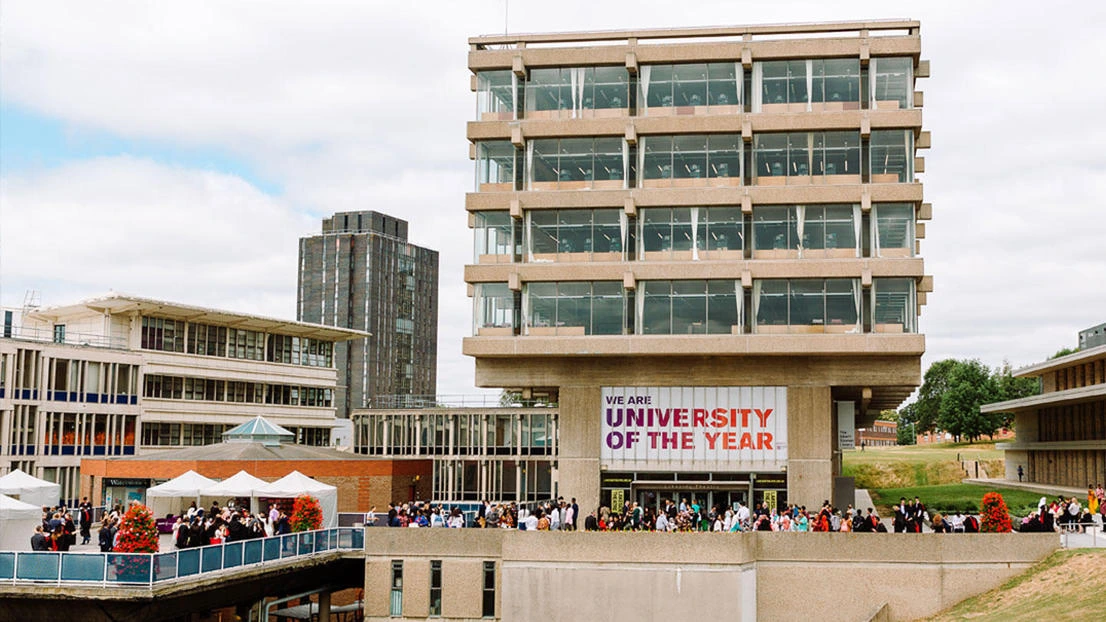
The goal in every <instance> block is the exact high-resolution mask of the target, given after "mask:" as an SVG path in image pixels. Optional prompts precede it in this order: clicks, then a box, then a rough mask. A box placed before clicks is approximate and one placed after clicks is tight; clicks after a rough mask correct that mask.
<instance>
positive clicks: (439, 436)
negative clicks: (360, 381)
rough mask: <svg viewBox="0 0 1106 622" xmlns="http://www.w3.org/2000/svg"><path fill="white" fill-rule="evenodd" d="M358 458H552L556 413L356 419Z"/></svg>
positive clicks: (367, 416) (376, 415) (370, 416)
mask: <svg viewBox="0 0 1106 622" xmlns="http://www.w3.org/2000/svg"><path fill="white" fill-rule="evenodd" d="M354 421H355V424H354V430H355V435H356V436H355V439H354V446H355V447H356V451H357V452H358V453H363V454H369V455H391V456H427V455H439V456H441V455H456V456H468V455H554V454H555V453H556V447H557V416H556V414H555V413H496V414H431V413H423V414H418V415H401V414H394V413H371V412H370V413H367V414H363V415H359V416H358V417H356V418H355V420H354Z"/></svg>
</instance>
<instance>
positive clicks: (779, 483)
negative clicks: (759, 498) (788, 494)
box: [756, 473, 787, 488]
mask: <svg viewBox="0 0 1106 622" xmlns="http://www.w3.org/2000/svg"><path fill="white" fill-rule="evenodd" d="M756 481H757V488H768V487H770V486H771V487H777V488H787V475H785V474H783V473H773V474H771V475H761V474H757V480H756Z"/></svg>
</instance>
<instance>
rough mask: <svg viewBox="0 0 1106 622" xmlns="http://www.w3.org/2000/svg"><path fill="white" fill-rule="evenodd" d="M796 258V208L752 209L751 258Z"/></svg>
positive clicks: (793, 206) (797, 242)
mask: <svg viewBox="0 0 1106 622" xmlns="http://www.w3.org/2000/svg"><path fill="white" fill-rule="evenodd" d="M798 256H799V216H798V207H797V206H795V205H786V206H770V207H755V208H753V258H754V259H789V258H796V257H798Z"/></svg>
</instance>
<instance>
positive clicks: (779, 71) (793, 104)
mask: <svg viewBox="0 0 1106 622" xmlns="http://www.w3.org/2000/svg"><path fill="white" fill-rule="evenodd" d="M807 71H808V65H807V61H805V60H779V61H766V62H761V63H754V64H753V92H754V94H755V95H754V97H756V95H759V99H754V100H753V112H805V111H806V109H807V101H808V91H807ZM758 84H759V88H758Z"/></svg>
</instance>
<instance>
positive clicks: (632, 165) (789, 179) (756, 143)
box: [476, 129, 914, 192]
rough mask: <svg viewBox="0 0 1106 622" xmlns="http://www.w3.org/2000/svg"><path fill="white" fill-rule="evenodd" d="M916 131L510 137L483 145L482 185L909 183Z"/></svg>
mask: <svg viewBox="0 0 1106 622" xmlns="http://www.w3.org/2000/svg"><path fill="white" fill-rule="evenodd" d="M913 179H914V132H913V131H912V130H909V129H890V130H872V132H871V135H870V137H869V138H867V139H862V137H861V135H860V131H859V130H845V131H815V132H770V133H758V134H754V135H753V145H752V149H751V150H750V149H748V148H746V147H745V144H744V141H743V140H742V137H741V135H740V134H682V135H673V136H642V137H640V138H639V140H638V144H637V145H636V146H631V145H630V144H629V143H627V142H626V140H625V139H623V138H618V137H579V138H536V139H532V140H528V141H526V148H525V149H524V150H519V149H516V148H515V146H514V144H512V143H511V142H510V141H505V140H491V141H479V142H477V143H476V189H477V190H478V191H480V192H513V191H516V190H534V191H541V190H604V189H606V190H618V189H626V188H707V187H733V186H742V185H761V186H764V185H811V184H859V183H908V182H911V181H913Z"/></svg>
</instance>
